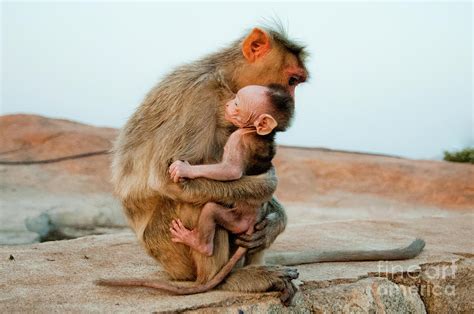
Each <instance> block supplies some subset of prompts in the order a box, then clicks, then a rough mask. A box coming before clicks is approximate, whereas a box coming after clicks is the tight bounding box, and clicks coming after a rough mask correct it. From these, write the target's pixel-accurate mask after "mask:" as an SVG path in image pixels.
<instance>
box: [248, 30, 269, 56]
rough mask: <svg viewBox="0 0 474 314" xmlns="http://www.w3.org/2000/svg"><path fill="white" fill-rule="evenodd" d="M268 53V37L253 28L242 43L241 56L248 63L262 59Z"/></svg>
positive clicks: (263, 32) (261, 31)
mask: <svg viewBox="0 0 474 314" xmlns="http://www.w3.org/2000/svg"><path fill="white" fill-rule="evenodd" d="M269 51H270V36H269V35H268V34H267V33H266V32H265V31H263V30H261V29H260V28H254V29H253V30H252V31H251V32H250V34H249V35H248V36H247V37H246V38H245V39H244V41H243V42H242V54H243V55H244V57H245V59H247V61H248V62H250V63H252V62H254V61H255V60H257V59H259V58H260V57H263V56H264V55H265V54H266V53H267V52H269Z"/></svg>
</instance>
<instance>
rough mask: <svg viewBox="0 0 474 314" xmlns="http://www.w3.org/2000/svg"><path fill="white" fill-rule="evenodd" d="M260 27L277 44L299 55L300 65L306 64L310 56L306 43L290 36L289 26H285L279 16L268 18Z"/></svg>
mask: <svg viewBox="0 0 474 314" xmlns="http://www.w3.org/2000/svg"><path fill="white" fill-rule="evenodd" d="M260 27H261V28H262V29H264V30H265V31H266V32H267V33H268V34H269V35H270V36H271V37H272V38H273V40H274V41H275V42H276V43H277V44H279V45H281V46H282V47H284V48H285V49H286V50H288V51H289V52H291V53H292V54H294V55H295V56H297V57H298V60H299V61H300V66H304V64H305V62H306V61H307V59H308V57H309V53H308V51H307V50H306V45H304V44H303V43H301V42H299V41H297V40H292V39H290V38H289V35H288V26H286V27H285V25H283V22H282V21H281V19H279V18H278V17H273V18H267V19H265V20H264V21H263V22H262V23H260Z"/></svg>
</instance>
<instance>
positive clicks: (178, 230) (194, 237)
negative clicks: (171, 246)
mask: <svg viewBox="0 0 474 314" xmlns="http://www.w3.org/2000/svg"><path fill="white" fill-rule="evenodd" d="M170 231H171V241H173V242H176V243H183V244H185V245H187V246H189V247H190V248H192V249H193V250H195V251H197V252H199V253H201V254H204V255H206V256H212V253H213V243H212V242H211V243H202V242H201V241H200V238H199V233H198V230H197V229H193V230H189V229H188V228H186V227H185V226H184V225H183V223H182V222H181V220H179V219H175V220H173V221H172V222H171V228H170Z"/></svg>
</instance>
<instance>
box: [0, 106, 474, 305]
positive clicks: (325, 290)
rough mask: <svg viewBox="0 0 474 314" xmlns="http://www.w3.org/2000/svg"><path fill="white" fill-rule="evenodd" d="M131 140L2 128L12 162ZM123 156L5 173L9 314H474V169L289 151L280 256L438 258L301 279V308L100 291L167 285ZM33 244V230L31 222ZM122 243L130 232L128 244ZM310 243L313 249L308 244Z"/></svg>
mask: <svg viewBox="0 0 474 314" xmlns="http://www.w3.org/2000/svg"><path fill="white" fill-rule="evenodd" d="M116 134H117V131H116V130H114V129H109V128H96V127H91V126H87V125H83V124H78V123H74V122H70V121H64V120H55V119H48V118H44V117H39V116H32V115H10V116H3V117H0V160H4V161H5V160H10V161H12V160H39V159H50V158H57V157H63V156H69V155H74V154H80V153H84V152H93V151H103V150H107V149H109V148H110V147H111V143H112V141H113V139H114V138H115V136H116ZM109 162H110V161H109V156H108V155H97V156H93V157H88V158H81V159H75V160H67V161H62V162H57V163H51V164H41V165H30V166H7V165H0V199H1V208H0V220H1V221H2V225H1V226H0V243H3V244H14V243H27V242H30V243H31V242H33V241H38V238H37V237H38V234H39V235H41V236H42V238H43V239H48V238H54V237H57V238H74V237H77V236H83V235H87V234H97V233H114V234H106V235H94V236H87V237H82V238H79V239H74V240H67V241H56V242H46V243H34V244H28V245H18V246H7V245H3V246H0V311H1V312H5V313H7V312H112V311H114V312H115V311H119V312H131V311H134V312H142V311H153V312H164V311H190V312H206V313H208V312H216V313H221V312H229V313H235V312H237V311H238V310H243V311H244V312H258V313H260V312H287V311H291V312H298V313H299V312H303V313H304V312H307V313H309V312H344V311H346V312H355V313H357V312H361V313H362V312H364V313H365V312H377V313H379V312H380V313H383V312H387V313H393V312H413V313H424V312H425V311H427V312H433V313H445V312H467V313H468V312H473V311H474V303H473V302H474V300H473V297H472V296H473V295H474V293H473V292H474V291H473V288H472V287H473V282H474V279H473V267H474V266H473V256H474V255H473V254H474V242H473V240H472V239H474V231H473V230H474V228H473V227H474V214H473V209H474V182H473V181H472V178H473V177H474V166H472V165H466V164H455V163H447V162H438V161H422V160H407V159H401V158H393V157H386V156H375V155H364V154H355V153H344V152H335V151H327V150H321V149H298V148H289V147H280V148H279V150H278V154H277V157H276V159H275V164H276V167H277V171H278V175H279V178H280V184H279V188H278V191H277V196H278V197H279V198H280V199H281V201H282V202H283V203H284V204H285V205H286V206H287V211H288V216H289V225H288V227H287V230H286V231H285V233H283V234H282V235H281V236H280V237H279V238H278V239H277V241H276V242H275V243H274V245H273V246H272V248H271V250H270V251H269V255H272V254H278V252H288V251H302V250H334V249H336V248H337V249H338V250H343V249H356V248H361V249H362V248H388V247H392V246H393V245H399V246H404V245H406V244H407V243H408V242H409V241H410V240H411V239H413V238H415V237H422V238H424V239H425V240H426V242H427V246H426V248H425V250H424V251H423V252H422V254H421V255H420V256H418V257H417V258H415V259H412V260H407V261H398V262H357V263H355V262H354V263H320V264H307V265H300V266H298V267H297V268H298V270H299V272H300V280H301V285H300V290H299V292H298V294H297V296H296V298H295V300H294V304H293V306H292V307H290V308H283V307H282V306H281V304H280V303H279V301H278V296H277V294H276V293H263V294H245V293H231V292H225V291H212V292H209V293H205V294H199V295H194V296H186V297H181V296H180V297H177V296H170V295H167V294H164V293H160V292H156V291H150V290H147V289H142V288H137V289H122V288H116V289H114V288H106V287H97V286H94V285H93V283H92V282H93V280H94V279H97V278H99V277H146V278H165V277H164V276H165V274H164V273H163V272H162V271H161V269H160V267H159V265H157V264H156V263H155V262H154V261H153V260H152V259H151V258H150V257H148V256H147V255H146V254H145V252H144V251H143V250H142V249H141V248H140V246H139V244H138V243H137V242H136V240H135V239H134V237H133V235H132V234H131V233H130V232H128V231H126V229H124V228H123V226H124V220H123V217H122V216H121V214H120V206H119V204H118V202H117V201H116V200H115V199H114V198H113V196H112V194H111V186H110V184H109V180H108V178H109V167H108V164H109ZM25 219H27V225H28V226H29V229H30V230H33V231H34V232H31V231H29V230H27V229H26V227H25V224H24V220H25ZM117 232H119V233H117ZM302 239H310V241H302Z"/></svg>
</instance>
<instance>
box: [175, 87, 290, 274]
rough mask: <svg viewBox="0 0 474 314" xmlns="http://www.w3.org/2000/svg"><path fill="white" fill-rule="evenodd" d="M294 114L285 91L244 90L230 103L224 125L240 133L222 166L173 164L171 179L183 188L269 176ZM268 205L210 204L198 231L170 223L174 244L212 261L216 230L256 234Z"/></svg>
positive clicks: (241, 250) (227, 147)
mask: <svg viewBox="0 0 474 314" xmlns="http://www.w3.org/2000/svg"><path fill="white" fill-rule="evenodd" d="M293 112H294V101H293V98H292V97H291V95H290V94H289V93H288V92H287V91H286V89H285V88H284V87H283V86H281V85H278V84H271V85H269V86H257V85H250V86H246V87H244V88H242V89H240V90H239V91H238V92H237V94H236V96H235V97H234V98H233V99H231V100H229V101H228V102H227V103H226V108H225V119H226V120H227V121H229V122H231V123H232V124H234V125H235V126H236V127H238V129H237V130H236V131H234V132H233V133H232V134H231V135H230V137H229V139H228V140H227V142H226V144H225V146H224V154H223V156H222V161H221V162H220V163H218V164H208V165H190V164H189V163H188V162H186V161H180V160H178V161H175V162H174V163H173V164H171V166H170V167H169V174H170V176H171V179H172V180H173V181H174V182H179V181H181V180H183V179H194V178H199V177H202V178H208V179H213V180H219V181H229V180H237V179H240V178H241V177H242V176H243V175H257V174H261V173H265V172H267V171H268V170H269V169H270V168H271V167H272V159H273V157H274V155H275V143H274V139H275V133H276V132H279V131H285V130H286V129H287V127H288V126H289V124H290V121H291V119H292V117H293ZM265 201H268V200H261V199H260V200H258V201H255V200H253V201H252V200H241V201H238V202H236V203H235V204H233V206H232V207H231V208H229V207H226V206H223V205H221V204H217V203H213V202H209V203H206V204H205V205H204V207H203V208H202V211H201V214H200V216H199V220H198V224H197V227H196V228H195V229H193V230H189V229H187V228H186V227H184V225H183V224H182V222H181V221H180V220H179V219H176V220H173V221H172V225H171V228H170V231H171V235H172V238H171V240H172V241H173V242H178V243H183V244H185V245H188V246H189V247H191V248H192V249H194V250H196V251H198V252H200V253H202V254H205V255H208V256H211V255H212V254H213V244H214V234H215V230H216V225H219V226H221V227H223V228H225V229H226V230H228V231H230V232H232V233H235V234H240V233H244V232H245V233H247V234H252V233H253V231H254V230H253V228H254V225H255V223H256V222H257V221H258V220H259V219H261V218H262V217H259V215H260V210H259V209H260V208H261V206H262V205H263V203H264V202H265ZM245 252H246V249H244V248H242V247H241V248H239V249H238V250H237V252H236V253H235V254H234V256H233V257H232V258H231V261H230V262H229V263H228V265H226V266H227V268H228V267H230V266H231V267H233V266H234V265H235V263H236V262H237V261H238V260H239V259H240V258H241V257H242V256H243V255H244V254H245ZM229 264H232V265H229ZM231 269H232V268H230V269H229V270H228V271H230V270H231Z"/></svg>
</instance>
